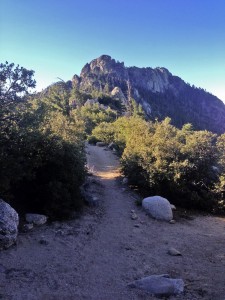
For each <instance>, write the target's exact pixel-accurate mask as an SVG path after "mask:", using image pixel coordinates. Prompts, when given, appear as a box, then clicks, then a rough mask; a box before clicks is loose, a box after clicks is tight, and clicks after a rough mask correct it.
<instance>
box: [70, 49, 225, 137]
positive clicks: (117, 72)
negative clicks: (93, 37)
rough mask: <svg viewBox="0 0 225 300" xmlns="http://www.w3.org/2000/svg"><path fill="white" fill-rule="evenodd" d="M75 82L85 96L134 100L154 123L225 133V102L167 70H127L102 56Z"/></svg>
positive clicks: (74, 78) (125, 100) (106, 56)
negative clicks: (166, 121) (169, 122)
mask: <svg viewBox="0 0 225 300" xmlns="http://www.w3.org/2000/svg"><path fill="white" fill-rule="evenodd" d="M72 82H73V86H75V87H76V88H78V89H80V91H82V92H86V93H91V92H92V91H97V92H101V93H106V94H107V95H109V96H112V97H116V98H120V101H121V102H122V103H129V99H128V98H129V97H132V98H133V99H134V100H135V101H136V102H137V103H138V104H140V105H141V106H142V108H143V109H144V111H145V113H146V116H147V117H148V118H150V119H153V120H154V119H155V118H158V119H159V120H160V119H163V118H165V117H167V116H169V117H170V118H171V119H172V122H173V123H174V124H175V125H177V126H179V127H181V126H182V125H183V124H185V123H192V124H193V125H194V127H195V128H196V129H207V130H210V131H214V132H218V133H222V132H225V105H224V104H223V102H222V101H221V100H219V99H218V98H217V97H215V96H213V95H211V94H209V93H207V92H206V91H204V90H203V89H199V88H195V87H192V86H190V85H189V84H186V83H185V82H184V81H183V80H182V79H181V78H179V77H177V76H174V75H172V74H171V73H170V72H169V70H167V69H166V68H163V67H157V68H155V69H153V68H150V67H147V68H146V67H145V68H139V67H125V65H124V63H123V62H118V61H116V60H115V59H113V58H111V56H109V55H102V56H100V57H99V58H96V59H94V60H92V61H91V62H90V63H87V64H86V65H85V66H84V67H83V69H82V71H81V74H80V77H79V76H77V75H75V76H74V77H73V79H72ZM115 88H116V89H115Z"/></svg>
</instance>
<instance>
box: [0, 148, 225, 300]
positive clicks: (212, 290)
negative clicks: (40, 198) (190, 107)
mask: <svg viewBox="0 0 225 300" xmlns="http://www.w3.org/2000/svg"><path fill="white" fill-rule="evenodd" d="M87 151H88V153H89V154H88V164H89V166H90V167H91V168H92V169H93V171H94V173H95V176H93V178H94V180H93V184H92V186H91V191H92V193H93V195H94V196H96V197H98V198H99V200H100V205H99V206H98V207H86V208H85V209H84V211H83V213H82V214H81V216H80V217H79V218H76V219H74V220H71V221H67V222H62V223H59V222H54V223H52V224H48V225H44V226H42V227H37V228H35V229H34V230H33V231H32V232H29V233H20V235H19V237H18V244H17V246H15V247H13V248H11V249H8V250H5V251H2V252H0V299H6V300H42V299H43V300H45V299H46V300H53V299H54V300H64V299H65V300H67V299H68V300H70V299H71V300H72V299H75V300H79V299H81V300H82V299H88V300H89V299H90V300H92V299H93V300H128V299H129V300H132V299H150V300H152V299H158V298H155V297H154V296H151V295H149V294H147V293H146V292H143V291H140V290H136V289H131V288H129V287H128V286H127V285H128V283H130V282H132V281H133V280H135V279H139V278H142V277H144V276H148V275H153V274H165V273H167V274H169V275H170V276H171V277H173V278H182V279H183V280H184V282H185V292H184V294H182V295H179V296H176V297H170V298H169V299H170V300H175V299H185V300H195V299H206V300H209V299H211V300H225V219H223V218H218V217H210V216H208V217H206V216H195V217H194V218H193V219H187V218H183V217H181V216H180V217H178V215H177V221H176V223H175V224H169V223H166V222H160V221H156V220H153V219H151V218H150V217H149V216H147V215H146V214H145V212H144V211H143V210H142V209H141V207H137V206H136V204H135V199H137V195H135V193H134V192H132V191H131V190H129V188H126V187H124V186H123V185H122V184H121V182H120V181H119V180H118V179H117V176H118V175H119V171H118V160H117V159H116V157H115V155H114V154H113V153H112V152H110V151H106V150H104V149H103V148H98V147H96V146H88V149H87ZM131 210H135V212H136V214H137V215H138V219H137V220H132V219H131ZM170 247H174V248H176V249H177V250H179V251H180V252H181V253H182V256H176V257H174V256H170V255H168V254H167V251H168V249H169V248H170Z"/></svg>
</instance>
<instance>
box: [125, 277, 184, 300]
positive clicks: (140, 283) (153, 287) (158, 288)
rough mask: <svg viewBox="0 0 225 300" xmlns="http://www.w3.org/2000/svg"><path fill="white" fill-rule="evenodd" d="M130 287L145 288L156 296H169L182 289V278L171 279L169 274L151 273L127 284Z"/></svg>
mask: <svg viewBox="0 0 225 300" xmlns="http://www.w3.org/2000/svg"><path fill="white" fill-rule="evenodd" d="M129 286H130V287H132V288H138V289H142V290H145V291H147V292H149V293H151V294H153V295H156V296H171V295H177V294H181V293H182V292H183V291H184V282H183V280H182V279H172V278H169V275H152V276H148V277H144V278H142V279H139V280H135V281H134V282H132V283H130V284H129Z"/></svg>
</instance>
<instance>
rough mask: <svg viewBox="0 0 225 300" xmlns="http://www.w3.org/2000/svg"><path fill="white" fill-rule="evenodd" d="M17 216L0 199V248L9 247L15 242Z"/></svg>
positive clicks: (17, 223)
mask: <svg viewBox="0 0 225 300" xmlns="http://www.w3.org/2000/svg"><path fill="white" fill-rule="evenodd" d="M18 225H19V217H18V214H17V212H16V211H15V210H14V209H13V208H12V207H11V206H10V205H9V204H8V203H6V202H5V201H3V200H2V199H0V249H6V248H9V247H10V246H11V245H13V244H14V243H15V242H16V239H17V234H18Z"/></svg>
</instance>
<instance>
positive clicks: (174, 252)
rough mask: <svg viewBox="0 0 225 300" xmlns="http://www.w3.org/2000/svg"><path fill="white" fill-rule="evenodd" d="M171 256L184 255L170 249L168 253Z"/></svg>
mask: <svg viewBox="0 0 225 300" xmlns="http://www.w3.org/2000/svg"><path fill="white" fill-rule="evenodd" d="M167 253H168V254H169V255H171V256H181V255H182V254H181V253H180V252H179V251H178V250H177V249H175V248H173V247H172V248H170V249H169V250H168V252H167Z"/></svg>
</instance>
